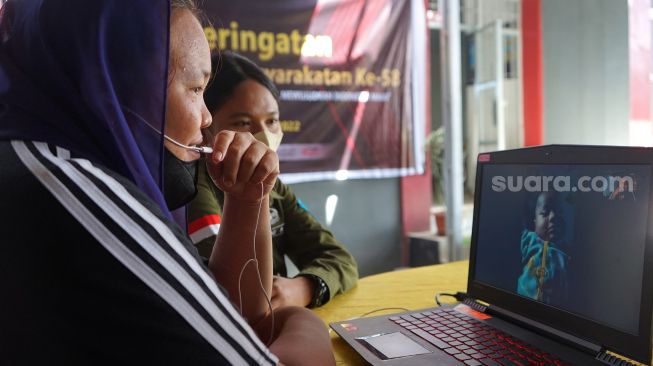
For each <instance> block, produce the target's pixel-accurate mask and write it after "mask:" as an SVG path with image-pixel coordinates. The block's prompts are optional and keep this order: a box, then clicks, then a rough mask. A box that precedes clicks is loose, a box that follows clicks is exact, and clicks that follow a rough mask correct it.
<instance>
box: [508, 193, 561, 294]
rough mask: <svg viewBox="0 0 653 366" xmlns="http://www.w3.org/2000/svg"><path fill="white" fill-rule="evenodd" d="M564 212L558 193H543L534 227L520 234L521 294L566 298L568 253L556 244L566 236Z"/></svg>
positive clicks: (538, 202) (519, 281)
mask: <svg viewBox="0 0 653 366" xmlns="http://www.w3.org/2000/svg"><path fill="white" fill-rule="evenodd" d="M562 213H563V210H562V207H561V204H560V197H559V195H557V194H556V193H553V192H543V193H540V195H539V196H538V197H537V202H536V205H535V217H534V220H533V222H534V231H530V230H524V231H523V232H522V236H521V246H520V249H521V258H522V266H523V267H522V273H521V275H520V276H519V279H518V280H517V293H519V294H520V295H523V296H526V297H529V298H531V299H534V300H538V301H542V302H545V303H560V302H563V301H565V300H566V297H567V280H566V277H567V262H568V258H569V256H568V255H567V254H566V253H565V252H564V251H563V250H562V249H561V247H560V245H557V244H556V240H558V241H560V240H561V239H562V237H563V231H564V220H563V219H562V217H561V216H562ZM558 244H559V243H558Z"/></svg>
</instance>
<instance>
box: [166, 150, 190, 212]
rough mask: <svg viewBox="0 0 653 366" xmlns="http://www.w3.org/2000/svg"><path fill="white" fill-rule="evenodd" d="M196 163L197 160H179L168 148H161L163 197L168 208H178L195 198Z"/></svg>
mask: <svg viewBox="0 0 653 366" xmlns="http://www.w3.org/2000/svg"><path fill="white" fill-rule="evenodd" d="M197 163H198V160H194V161H183V160H180V159H179V158H177V157H176V156H175V155H174V154H172V153H171V152H170V151H168V149H166V148H164V149H163V197H164V198H165V200H166V204H167V205H168V209H170V210H175V209H178V208H179V207H181V206H183V205H185V204H187V203H189V202H190V201H192V200H193V198H195V195H196V194H197Z"/></svg>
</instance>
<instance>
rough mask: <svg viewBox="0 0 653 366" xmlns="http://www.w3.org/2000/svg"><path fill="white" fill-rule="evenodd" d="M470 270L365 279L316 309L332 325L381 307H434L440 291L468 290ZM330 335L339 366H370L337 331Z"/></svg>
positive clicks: (464, 265)
mask: <svg viewBox="0 0 653 366" xmlns="http://www.w3.org/2000/svg"><path fill="white" fill-rule="evenodd" d="M468 267H469V262H468V261H463V262H453V263H447V264H440V265H433V266H426V267H418V268H411V269H405V270H400V271H394V272H386V273H381V274H378V275H374V276H369V277H364V278H361V279H360V280H359V281H358V285H357V286H356V287H355V288H353V289H351V290H350V291H348V292H347V293H345V294H342V295H340V296H337V297H335V298H334V299H333V300H331V301H330V302H329V303H328V304H326V305H325V306H323V307H321V308H319V309H315V312H316V313H317V315H318V316H319V317H320V318H322V320H323V321H324V322H325V323H326V324H327V325H328V324H329V323H330V322H334V321H340V320H345V319H351V318H356V317H360V316H361V315H364V314H367V313H369V312H371V311H374V310H376V309H381V308H388V307H393V308H406V309H409V310H417V309H423V308H428V307H433V306H435V297H434V296H435V294H436V293H437V292H453V293H455V292H456V291H466V289H467V270H468ZM444 300H445V301H449V300H453V299H451V298H444ZM399 311H401V310H399V309H392V310H385V311H378V312H374V313H373V314H370V315H369V316H376V315H382V314H385V313H393V312H399ZM330 333H331V342H332V344H333V352H334V355H335V357H336V363H337V364H338V365H366V363H365V361H364V360H363V359H362V358H361V357H360V356H359V355H358V354H357V353H356V352H354V351H353V350H352V349H351V348H350V347H349V346H348V345H347V343H345V342H344V341H343V340H342V339H340V337H338V335H337V334H336V333H335V332H333V331H330Z"/></svg>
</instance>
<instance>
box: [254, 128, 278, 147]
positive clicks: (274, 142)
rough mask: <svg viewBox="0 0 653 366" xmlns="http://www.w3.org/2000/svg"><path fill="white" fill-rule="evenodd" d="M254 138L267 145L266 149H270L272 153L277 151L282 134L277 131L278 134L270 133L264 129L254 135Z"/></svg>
mask: <svg viewBox="0 0 653 366" xmlns="http://www.w3.org/2000/svg"><path fill="white" fill-rule="evenodd" d="M254 138H255V139H257V140H259V141H261V142H262V143H264V144H265V145H267V147H269V148H270V149H272V151H277V149H278V148H279V145H281V139H282V138H283V132H281V131H279V133H272V132H270V131H268V130H266V129H263V131H260V132H257V133H255V134H254Z"/></svg>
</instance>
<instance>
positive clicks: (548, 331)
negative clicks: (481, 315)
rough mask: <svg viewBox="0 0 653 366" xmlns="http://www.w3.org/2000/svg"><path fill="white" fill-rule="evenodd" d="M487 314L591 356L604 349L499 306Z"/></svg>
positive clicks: (491, 308) (490, 309)
mask: <svg viewBox="0 0 653 366" xmlns="http://www.w3.org/2000/svg"><path fill="white" fill-rule="evenodd" d="M485 313H487V314H490V315H497V316H498V317H500V318H507V319H509V320H510V321H512V322H515V323H518V324H520V325H521V326H523V327H525V328H528V329H530V330H532V331H534V332H535V333H540V334H544V335H545V336H548V337H552V338H555V339H557V340H558V341H560V342H562V343H565V344H568V345H570V346H571V347H574V348H576V349H579V350H581V351H583V352H586V353H589V354H591V355H597V354H599V352H600V351H601V350H602V349H603V348H602V347H601V346H600V345H598V344H595V343H592V342H589V341H587V340H585V339H582V338H579V337H576V336H574V335H572V334H569V333H566V332H563V331H561V330H558V329H555V328H553V327H551V326H548V325H546V324H543V323H540V322H537V321H535V320H532V319H529V318H526V317H524V316H522V315H519V314H517V313H513V312H512V311H510V310H506V309H503V308H501V307H498V306H494V305H490V306H488V307H487V309H486V311H485Z"/></svg>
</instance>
